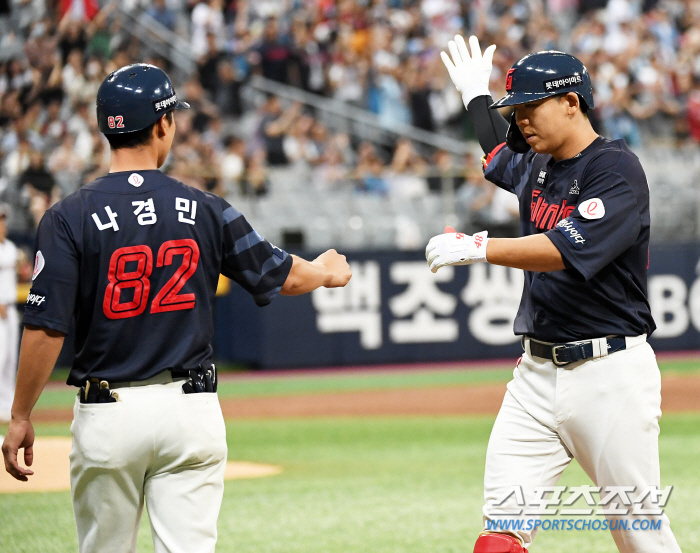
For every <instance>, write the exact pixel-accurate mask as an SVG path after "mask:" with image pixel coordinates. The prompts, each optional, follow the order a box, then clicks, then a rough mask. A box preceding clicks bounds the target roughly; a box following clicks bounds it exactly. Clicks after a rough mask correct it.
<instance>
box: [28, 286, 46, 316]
mask: <svg viewBox="0 0 700 553" xmlns="http://www.w3.org/2000/svg"><path fill="white" fill-rule="evenodd" d="M24 307H25V308H26V309H34V310H35V311H43V310H44V309H46V293H45V292H42V291H41V290H35V289H34V288H32V289H31V290H29V295H28V296H27V303H26V304H25V305H24Z"/></svg>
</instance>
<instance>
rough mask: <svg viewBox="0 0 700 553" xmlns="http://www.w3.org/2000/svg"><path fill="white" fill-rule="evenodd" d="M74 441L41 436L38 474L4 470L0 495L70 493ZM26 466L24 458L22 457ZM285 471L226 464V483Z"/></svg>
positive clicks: (244, 463) (36, 447)
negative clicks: (24, 478)
mask: <svg viewBox="0 0 700 553" xmlns="http://www.w3.org/2000/svg"><path fill="white" fill-rule="evenodd" d="M70 450H71V439H70V438H63V437H55V438H50V437H41V438H37V439H36V441H35V442H34V464H33V465H32V470H33V471H34V475H33V476H32V477H30V478H29V481H28V482H20V481H19V480H15V479H14V478H12V477H11V476H10V475H9V474H7V473H6V472H5V471H4V470H2V471H0V494H4V493H26V492H59V491H65V490H70V462H69V459H68V454H69V453H70ZM20 462H21V463H22V465H24V458H20ZM280 472H282V467H278V466H276V465H263V464H260V463H250V462H248V461H229V462H228V463H226V473H225V475H224V480H239V479H248V478H263V477H265V476H274V475H275V474H279V473H280Z"/></svg>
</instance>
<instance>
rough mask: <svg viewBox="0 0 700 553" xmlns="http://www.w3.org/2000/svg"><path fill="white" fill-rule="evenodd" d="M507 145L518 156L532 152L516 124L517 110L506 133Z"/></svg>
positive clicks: (511, 116) (512, 115)
mask: <svg viewBox="0 0 700 553" xmlns="http://www.w3.org/2000/svg"><path fill="white" fill-rule="evenodd" d="M506 145H507V146H508V147H509V148H510V149H511V150H512V151H513V152H515V153H516V154H526V153H527V152H529V151H530V145H529V144H528V143H527V141H526V140H525V137H524V136H523V133H521V132H520V129H519V128H518V125H516V124H515V110H513V113H511V114H510V125H508V132H507V133H506Z"/></svg>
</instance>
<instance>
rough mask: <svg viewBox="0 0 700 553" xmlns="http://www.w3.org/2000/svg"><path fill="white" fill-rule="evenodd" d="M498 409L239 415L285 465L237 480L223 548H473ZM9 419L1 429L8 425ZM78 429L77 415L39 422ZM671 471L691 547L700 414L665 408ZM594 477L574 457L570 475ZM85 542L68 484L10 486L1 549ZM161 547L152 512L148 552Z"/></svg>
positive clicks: (307, 551) (696, 541)
mask: <svg viewBox="0 0 700 553" xmlns="http://www.w3.org/2000/svg"><path fill="white" fill-rule="evenodd" d="M492 424H493V417H405V418H400V417H396V418H390V417H384V418H360V419H354V418H337V419H304V420H299V419H292V420H283V421H279V420H278V421H262V420H258V421H235V422H229V423H228V440H229V459H230V460H236V459H239V460H250V461H259V462H265V463H273V464H279V465H282V466H283V467H284V472H283V473H282V474H280V475H278V476H275V477H271V478H264V479H257V480H239V481H231V482H227V484H226V492H225V496H224V503H223V507H222V512H221V516H220V518H219V536H220V537H219V546H218V548H217V551H218V552H219V553H228V552H231V553H234V552H235V553H414V552H415V553H419V552H420V553H448V552H452V553H458V552H459V553H463V552H468V551H471V548H472V547H473V542H474V539H475V537H476V535H477V533H478V532H479V530H480V524H481V502H482V483H483V468H484V455H485V450H486V443H487V440H488V436H489V433H490V430H491V426H492ZM0 430H1V429H0ZM37 433H38V434H40V435H68V425H66V424H60V425H59V424H54V425H38V426H37ZM660 443H661V462H662V482H663V484H664V485H670V484H672V485H674V486H675V490H674V492H673V495H672V497H671V501H670V502H669V505H668V507H667V512H668V514H669V516H670V517H671V521H672V523H673V528H674V531H675V533H676V536H677V538H678V541H679V543H680V545H681V548H682V549H683V550H684V551H695V550H697V549H698V548H699V547H700V530H699V529H700V509H699V508H698V507H697V501H696V498H697V497H698V495H700V474H699V473H698V471H697V459H698V458H699V457H700V414H671V415H665V416H664V418H663V419H662V435H661V442H660ZM588 482H589V480H588V478H587V477H586V476H585V475H584V474H583V472H582V471H581V469H580V468H579V467H578V465H576V464H575V463H574V464H572V466H570V467H569V468H568V469H567V470H566V471H565V473H564V476H563V479H562V482H561V483H562V484H565V485H580V484H585V483H588ZM75 550H76V538H75V529H74V525H73V519H72V511H71V504H70V495H69V493H68V492H61V493H50V494H20V495H0V551H3V552H4V551H8V552H10V551H11V552H13V553H23V552H32V553H34V552H36V551H42V552H49V553H54V552H55V553H63V552H71V553H72V552H74V551H75ZM149 551H153V547H152V545H151V543H150V532H149V530H148V524H147V521H146V519H145V517H144V521H143V524H142V528H141V532H140V535H139V552H149ZM531 551H532V553H537V552H542V553H545V552H546V553H568V552H570V551H582V552H585V553H614V552H615V551H616V549H615V547H614V545H613V542H612V539H611V538H610V536H609V535H608V534H607V533H606V532H593V531H588V532H541V533H540V534H539V535H538V538H537V541H536V543H535V545H534V546H533V547H532V548H531Z"/></svg>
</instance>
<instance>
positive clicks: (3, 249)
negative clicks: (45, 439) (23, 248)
mask: <svg viewBox="0 0 700 553" xmlns="http://www.w3.org/2000/svg"><path fill="white" fill-rule="evenodd" d="M7 214H8V208H7V204H0V424H6V423H8V422H10V409H11V407H12V397H13V396H14V394H15V374H16V372H17V346H18V342H19V318H18V315H17V309H16V308H15V303H16V302H17V255H18V251H19V250H17V246H15V245H14V243H13V242H12V241H11V240H8V238H7V224H6V221H7Z"/></svg>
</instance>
